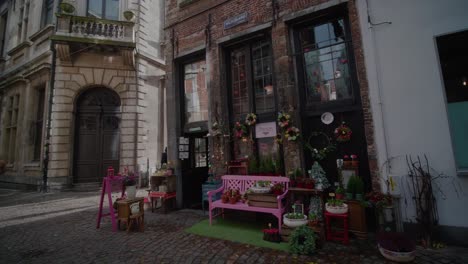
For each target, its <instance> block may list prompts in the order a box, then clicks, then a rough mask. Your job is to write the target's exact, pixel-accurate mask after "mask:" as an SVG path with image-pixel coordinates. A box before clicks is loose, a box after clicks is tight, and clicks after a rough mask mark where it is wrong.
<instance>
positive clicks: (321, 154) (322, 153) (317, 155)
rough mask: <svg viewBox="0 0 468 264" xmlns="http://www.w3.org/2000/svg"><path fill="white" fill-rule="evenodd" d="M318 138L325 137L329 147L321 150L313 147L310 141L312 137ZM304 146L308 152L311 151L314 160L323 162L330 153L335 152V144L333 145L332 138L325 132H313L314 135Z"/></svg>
mask: <svg viewBox="0 0 468 264" xmlns="http://www.w3.org/2000/svg"><path fill="white" fill-rule="evenodd" d="M317 136H323V137H324V138H325V139H326V141H327V146H325V147H323V148H321V149H318V148H314V147H312V145H311V144H310V140H311V139H312V137H317ZM304 146H305V147H306V148H307V149H308V150H310V152H311V155H312V158H313V159H314V160H323V159H325V158H326V157H327V155H328V154H329V153H331V152H333V151H335V144H333V143H332V142H331V140H330V138H329V137H328V136H327V135H326V134H325V133H323V132H312V134H311V135H310V137H309V140H308V141H307V142H305V143H304Z"/></svg>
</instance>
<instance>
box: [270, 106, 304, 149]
mask: <svg viewBox="0 0 468 264" xmlns="http://www.w3.org/2000/svg"><path fill="white" fill-rule="evenodd" d="M277 123H278V126H279V127H280V128H281V130H282V134H278V135H276V138H275V142H276V143H277V144H282V143H283V137H284V138H286V139H287V140H288V141H296V140H298V139H299V137H300V136H301V133H300V130H299V129H298V128H297V127H294V126H292V121H291V115H290V114H288V113H284V112H279V113H278V118H277Z"/></svg>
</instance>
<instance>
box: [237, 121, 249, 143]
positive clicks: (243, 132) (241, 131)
mask: <svg viewBox="0 0 468 264" xmlns="http://www.w3.org/2000/svg"><path fill="white" fill-rule="evenodd" d="M248 134H249V133H248V131H247V127H246V126H245V125H244V124H242V123H241V122H236V124H235V125H234V136H235V137H236V138H239V139H240V138H242V139H244V138H246V137H247V136H248Z"/></svg>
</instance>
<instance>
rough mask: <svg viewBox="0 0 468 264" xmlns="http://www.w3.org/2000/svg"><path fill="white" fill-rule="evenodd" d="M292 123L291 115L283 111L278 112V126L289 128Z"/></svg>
mask: <svg viewBox="0 0 468 264" xmlns="http://www.w3.org/2000/svg"><path fill="white" fill-rule="evenodd" d="M290 124H291V115H290V114H286V113H283V112H279V113H278V126H279V127H281V128H282V129H287V128H288V127H289V125H290Z"/></svg>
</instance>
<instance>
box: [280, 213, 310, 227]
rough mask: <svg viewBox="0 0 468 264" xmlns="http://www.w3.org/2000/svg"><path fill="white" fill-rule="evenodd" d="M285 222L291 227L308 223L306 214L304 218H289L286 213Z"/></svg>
mask: <svg viewBox="0 0 468 264" xmlns="http://www.w3.org/2000/svg"><path fill="white" fill-rule="evenodd" d="M283 223H284V224H285V225H286V226H289V227H293V228H294V227H299V226H303V225H306V224H307V216H306V215H304V218H303V219H289V218H287V217H286V215H284V216H283Z"/></svg>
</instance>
